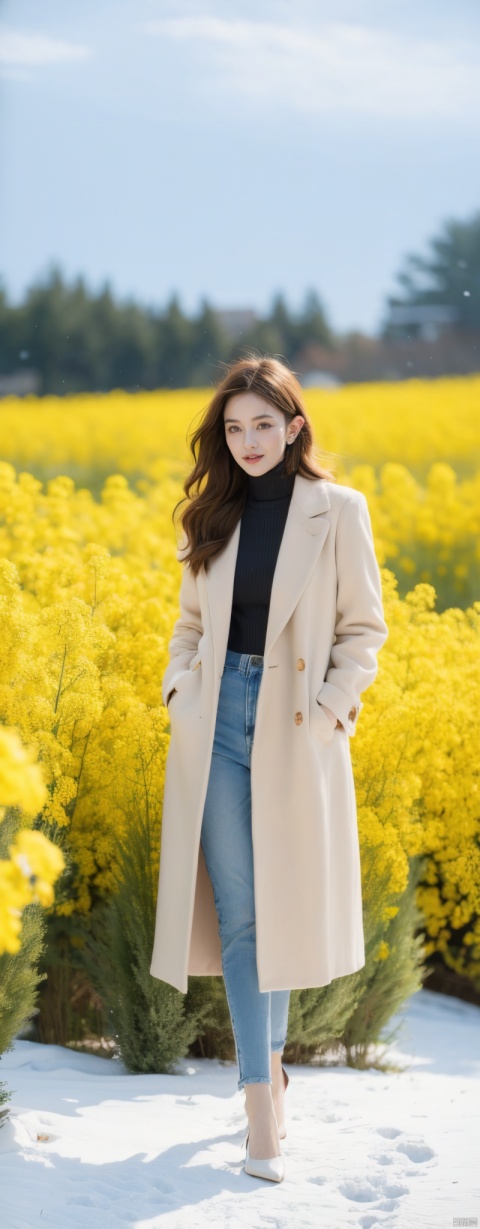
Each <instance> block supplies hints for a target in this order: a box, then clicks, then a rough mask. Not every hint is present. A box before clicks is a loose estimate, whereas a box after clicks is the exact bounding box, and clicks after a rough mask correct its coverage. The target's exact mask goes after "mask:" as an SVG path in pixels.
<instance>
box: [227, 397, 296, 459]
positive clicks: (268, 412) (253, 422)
mask: <svg viewBox="0 0 480 1229" xmlns="http://www.w3.org/2000/svg"><path fill="white" fill-rule="evenodd" d="M223 421H224V424H225V438H226V441H227V444H228V447H229V449H230V452H231V454H232V456H233V457H234V459H235V461H236V462H237V464H238V465H240V467H241V469H243V470H245V473H247V474H266V473H267V471H268V470H269V469H272V467H273V466H274V465H278V462H279V461H281V460H282V457H283V456H284V454H285V450H286V448H288V447H290V444H291V443H293V440H294V439H295V436H296V435H297V434H298V432H299V431H300V428H301V427H302V426H303V424H304V422H305V419H304V418H302V415H301V414H296V415H295V418H289V419H288V420H287V419H286V417H285V415H284V414H282V411H281V410H277V407H276V406H275V405H270V402H269V401H264V400H263V397H259V396H258V394H257V393H250V392H245V393H233V394H232V396H231V397H229V398H228V401H227V402H226V405H225V406H224V410H223ZM250 457H256V458H258V459H257V460H249V458H250Z"/></svg>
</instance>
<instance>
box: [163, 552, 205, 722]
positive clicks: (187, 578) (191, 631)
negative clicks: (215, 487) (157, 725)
mask: <svg viewBox="0 0 480 1229" xmlns="http://www.w3.org/2000/svg"><path fill="white" fill-rule="evenodd" d="M184 550H185V547H182V546H180V547H179V549H178V550H177V559H182V555H183V553H184ZM179 605H180V615H179V618H178V619H177V621H176V623H175V626H174V629H173V635H172V637H171V639H170V640H169V642H168V652H169V658H170V660H169V662H168V665H167V668H166V670H165V673H164V675H163V679H162V698H163V702H164V704H166V703H167V699H168V697H169V694H170V692H171V691H173V688H174V687H175V680H176V679H178V677H179V675H180V674H183V671H184V670H187V669H188V667H189V665H190V662H191V660H192V658H193V657H194V656H195V653H196V651H197V648H198V643H199V640H200V637H201V636H202V635H203V624H202V617H201V611H200V602H199V596H198V586H197V581H196V577H195V576H194V575H193V572H192V571H191V568H190V565H189V563H188V562H184V565H183V573H182V580H181V584H180V594H179Z"/></svg>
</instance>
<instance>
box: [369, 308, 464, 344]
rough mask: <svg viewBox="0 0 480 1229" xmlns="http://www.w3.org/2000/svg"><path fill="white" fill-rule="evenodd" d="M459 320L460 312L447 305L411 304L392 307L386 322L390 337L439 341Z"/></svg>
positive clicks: (386, 331) (386, 332) (387, 333)
mask: <svg viewBox="0 0 480 1229" xmlns="http://www.w3.org/2000/svg"><path fill="white" fill-rule="evenodd" d="M457 319H458V310H457V308H456V307H451V306H450V305H449V304H447V303H411V304H397V305H395V306H393V305H392V306H391V307H390V309H389V315H388V317H387V320H386V322H385V326H384V329H385V335H386V336H388V337H398V338H407V339H410V338H412V337H417V338H420V339H421V340H422V341H437V339H438V338H439V337H441V335H442V333H444V332H445V331H446V330H448V329H449V328H450V327H451V325H452V324H455V321H456V320H457Z"/></svg>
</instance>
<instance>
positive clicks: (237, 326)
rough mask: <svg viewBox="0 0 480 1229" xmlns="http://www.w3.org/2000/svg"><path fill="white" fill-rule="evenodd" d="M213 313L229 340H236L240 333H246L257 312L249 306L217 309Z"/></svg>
mask: <svg viewBox="0 0 480 1229" xmlns="http://www.w3.org/2000/svg"><path fill="white" fill-rule="evenodd" d="M215 315H216V317H217V320H218V322H219V324H220V325H221V327H222V329H224V330H225V332H226V333H227V335H228V337H229V338H230V340H231V341H236V340H237V337H241V336H242V333H247V332H248V330H249V329H251V328H252V326H253V325H254V324H255V323H256V320H257V319H258V317H257V313H256V312H255V311H254V310H253V308H250V307H232V308H224V309H219V310H217V311H216V312H215Z"/></svg>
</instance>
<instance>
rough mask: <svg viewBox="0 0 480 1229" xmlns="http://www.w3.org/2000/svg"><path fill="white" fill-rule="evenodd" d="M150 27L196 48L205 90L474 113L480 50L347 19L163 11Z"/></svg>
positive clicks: (393, 112)
mask: <svg viewBox="0 0 480 1229" xmlns="http://www.w3.org/2000/svg"><path fill="white" fill-rule="evenodd" d="M142 28H143V30H144V31H145V33H148V34H150V35H154V36H157V37H160V38H162V39H163V40H164V41H168V42H169V43H172V42H174V43H175V42H176V43H187V42H188V43H191V44H193V47H194V50H198V56H199V68H200V71H201V79H202V89H203V90H204V91H205V92H207V93H211V94H218V93H219V92H221V93H222V95H223V97H224V98H226V97H228V94H229V93H230V94H231V93H235V94H237V95H239V94H240V95H242V96H243V97H244V98H245V99H251V100H252V102H256V101H258V100H259V99H263V100H266V101H270V102H271V103H273V104H275V106H278V105H279V104H280V105H282V103H283V104H285V105H286V106H287V107H288V109H289V110H290V111H292V109H293V110H295V109H297V110H300V111H304V112H311V113H313V114H324V115H328V114H337V113H344V114H345V113H350V114H352V113H353V114H355V115H358V114H362V113H363V114H369V115H381V116H392V117H395V116H399V117H404V116H412V117H413V116H421V117H426V116H443V117H445V118H448V117H453V116H465V117H466V116H468V117H470V116H471V115H472V114H473V115H475V113H476V111H478V108H479V106H480V72H479V63H478V61H479V59H480V55H479V53H478V51H475V48H474V46H473V47H472V45H471V44H470V43H466V42H465V41H460V40H458V41H457V42H455V41H453V40H450V41H449V42H448V43H446V42H442V41H440V40H438V39H437V40H436V39H435V38H434V37H432V38H428V39H425V38H422V37H418V38H416V39H415V38H412V37H408V36H407V35H406V34H399V33H398V32H395V31H391V32H390V31H386V30H379V29H372V28H370V27H367V26H361V25H354V24H346V23H335V22H333V23H331V22H330V23H325V24H323V25H322V24H318V23H317V24H316V25H313V26H311V27H305V26H302V27H301V26H298V25H294V24H291V25H290V24H279V23H277V24H274V23H269V22H265V21H258V22H256V21H248V20H232V21H228V20H225V19H223V18H216V17H185V18H170V19H168V18H167V19H157V20H152V21H149V22H148V23H146V24H145V25H144V26H143V27H142Z"/></svg>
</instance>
